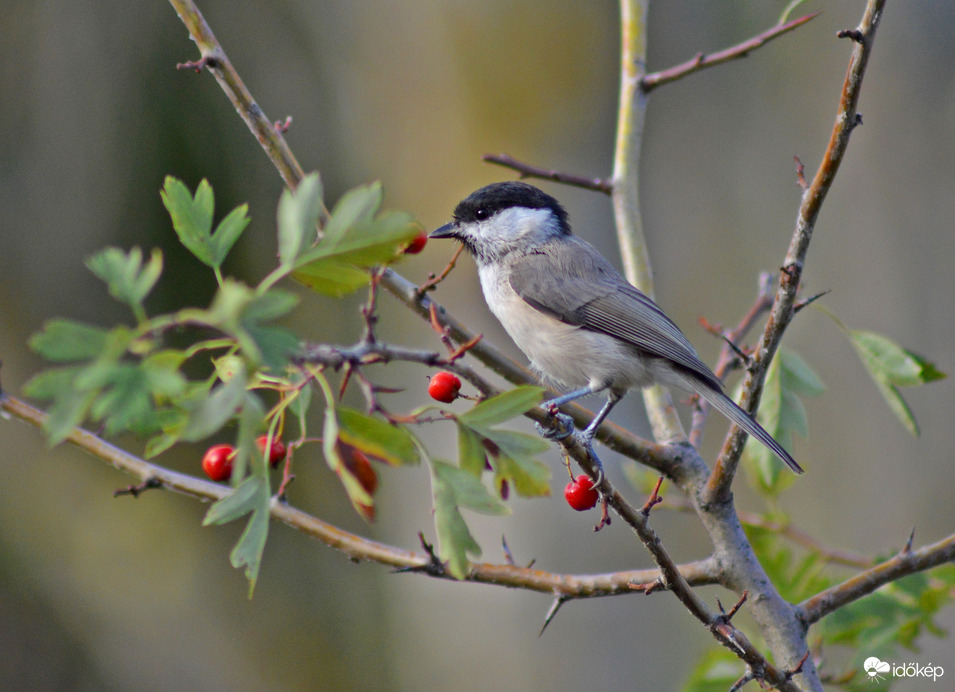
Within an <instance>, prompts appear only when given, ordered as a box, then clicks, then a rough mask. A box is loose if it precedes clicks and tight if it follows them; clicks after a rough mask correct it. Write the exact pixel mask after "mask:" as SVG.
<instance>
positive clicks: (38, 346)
mask: <svg viewBox="0 0 955 692" xmlns="http://www.w3.org/2000/svg"><path fill="white" fill-rule="evenodd" d="M108 334H109V330H106V329H102V328H101V327H94V326H91V325H88V324H81V323H79V322H73V321H72V320H62V319H54V320H50V321H49V322H47V323H46V324H44V325H43V331H42V332H38V333H37V334H34V335H33V336H32V337H30V342H29V343H30V348H32V349H33V350H34V351H36V352H37V353H39V354H40V355H41V356H43V357H44V358H46V359H47V360H51V361H53V362H55V363H69V362H74V361H80V360H90V359H92V358H96V357H97V356H99V354H100V352H101V351H102V350H103V348H104V347H105V345H106V338H107V336H108Z"/></svg>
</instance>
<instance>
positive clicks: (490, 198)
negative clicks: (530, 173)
mask: <svg viewBox="0 0 955 692" xmlns="http://www.w3.org/2000/svg"><path fill="white" fill-rule="evenodd" d="M452 218H453V220H452V221H451V223H449V224H447V225H445V226H442V227H441V228H439V229H437V230H436V231H434V232H432V233H431V237H432V238H453V239H455V240H459V241H461V243H463V244H464V247H465V248H466V249H467V250H468V252H469V253H470V254H471V255H472V256H473V257H474V260H475V262H476V263H477V267H478V276H479V277H480V280H481V288H482V289H483V291H484V298H485V300H486V301H487V304H488V307H489V308H490V309H491V312H493V313H494V315H495V317H497V319H498V320H500V322H501V324H502V325H503V326H504V329H505V330H506V331H507V333H508V335H510V337H511V338H512V339H513V340H514V343H516V344H517V346H518V348H520V349H521V351H523V352H524V354H525V355H526V356H527V357H528V358H529V359H530V361H531V365H532V366H533V367H534V369H535V370H537V371H538V372H539V373H540V374H541V375H542V376H543V377H544V379H545V380H547V381H550V382H552V383H555V384H557V385H561V386H563V387H567V388H572V391H570V392H568V393H567V394H564V395H562V396H559V397H557V398H555V399H552V400H550V401H548V402H545V403H544V404H543V406H544V407H545V408H548V409H552V407H555V406H560V405H561V404H565V403H567V402H569V401H573V400H574V399H578V398H580V397H584V396H587V395H588V394H595V393H597V392H602V391H607V393H608V394H607V402H606V403H605V404H604V406H603V408H601V410H600V412H599V413H598V414H597V415H596V417H595V418H594V419H593V421H592V422H591V423H590V425H588V426H587V428H586V429H585V430H584V431H583V435H584V437H585V438H586V439H587V441H588V442H589V441H590V440H591V439H592V438H593V436H594V433H596V431H597V428H598V427H599V426H600V424H601V423H602V422H603V420H604V419H605V418H606V417H607V414H609V413H610V410H611V409H612V408H613V406H614V405H615V404H616V403H617V402H618V401H619V400H620V399H621V398H623V396H624V394H626V393H627V391H628V390H630V389H633V388H643V387H647V386H650V385H651V384H653V383H655V382H659V383H660V384H663V385H665V386H667V387H676V388H677V389H680V390H683V391H686V392H695V393H697V394H699V395H700V396H701V397H703V398H704V399H706V400H707V401H709V402H710V404H712V405H713V407H714V408H715V409H716V410H717V411H719V412H720V413H722V414H723V415H724V416H726V417H727V418H729V419H730V420H731V421H733V422H734V423H736V424H737V425H738V426H739V427H740V428H742V429H743V430H745V431H746V432H747V433H749V434H750V435H752V436H753V437H755V438H756V439H757V440H759V441H760V442H762V443H763V444H764V445H766V446H767V447H768V448H769V449H771V450H772V451H773V452H774V453H775V454H776V455H777V456H778V457H779V458H780V459H782V460H783V461H785V462H786V463H787V464H788V465H789V467H790V468H791V469H792V470H793V471H795V472H797V473H802V469H801V468H800V467H799V464H797V463H796V461H795V460H794V459H793V458H792V456H790V454H789V453H788V452H787V451H786V450H785V449H783V448H782V446H781V445H780V444H779V443H778V442H777V441H776V440H775V439H773V436H772V435H770V434H769V433H768V432H766V431H765V430H764V429H763V428H762V426H760V424H759V423H757V422H756V421H755V420H754V419H753V418H752V417H751V416H750V415H749V414H748V413H746V411H744V410H743V409H741V408H740V407H739V406H737V405H736V403H735V402H734V401H733V400H732V399H730V398H729V397H728V396H726V394H725V393H724V392H723V384H722V383H721V382H720V380H719V378H717V377H716V375H715V374H713V371H712V370H710V369H709V368H708V367H707V366H706V364H704V363H703V362H702V361H701V360H700V358H699V356H698V355H697V353H696V350H695V349H694V348H693V346H692V345H690V342H689V341H688V340H687V338H686V337H685V336H684V335H683V332H681V331H680V329H679V328H678V327H677V326H676V325H675V324H674V323H673V322H672V321H671V320H670V318H669V317H667V316H666V315H665V314H664V313H663V311H662V310H661V309H660V308H659V307H658V306H657V304H656V303H654V302H653V301H652V300H651V299H650V298H649V297H647V296H646V295H644V294H643V293H642V292H640V291H639V290H637V289H636V288H634V287H633V286H631V285H630V284H629V283H628V282H627V281H626V279H624V277H623V276H621V275H620V274H619V273H618V272H617V271H616V270H615V269H614V268H613V266H612V265H611V264H610V262H608V261H607V260H606V259H605V258H604V257H603V256H602V255H601V254H600V253H599V252H597V250H596V249H595V248H594V247H593V246H591V245H590V244H589V243H587V242H585V241H583V240H581V239H580V238H578V237H576V236H575V235H573V234H572V232H571V229H570V223H569V222H568V218H567V212H566V211H565V210H564V208H563V207H562V206H561V205H560V203H559V202H558V201H557V200H556V199H554V198H553V197H551V196H550V195H548V194H546V193H544V192H543V191H541V190H539V189H537V188H536V187H534V186H533V185H528V184H527V183H523V182H504V183H495V184H492V185H488V186H487V187H483V188H481V189H480V190H477V191H476V192H474V193H472V194H471V195H469V196H468V197H466V198H465V199H464V200H463V201H462V202H461V203H460V204H458V206H457V207H456V208H455V210H454V215H453V217H452Z"/></svg>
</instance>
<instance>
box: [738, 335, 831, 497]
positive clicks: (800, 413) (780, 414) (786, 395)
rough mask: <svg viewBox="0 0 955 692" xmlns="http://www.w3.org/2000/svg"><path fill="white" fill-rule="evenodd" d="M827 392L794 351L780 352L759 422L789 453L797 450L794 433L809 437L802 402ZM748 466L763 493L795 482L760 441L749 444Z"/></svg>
mask: <svg viewBox="0 0 955 692" xmlns="http://www.w3.org/2000/svg"><path fill="white" fill-rule="evenodd" d="M825 390H826V388H825V385H824V384H823V383H822V380H820V379H819V376H818V375H817V374H816V373H815V371H814V370H813V369H812V368H810V367H809V365H807V364H806V362H805V361H804V360H803V359H802V358H801V357H800V356H799V355H798V354H796V353H795V352H794V351H789V350H787V349H779V352H778V353H777V354H776V357H775V358H774V359H773V362H772V363H771V364H770V366H769V370H768V372H767V373H766V382H765V384H764V388H763V397H762V400H761V401H760V406H759V412H758V415H757V416H756V419H757V420H758V421H759V423H760V425H762V426H763V427H764V428H765V429H766V431H767V432H768V433H769V434H770V435H772V436H773V437H774V438H776V441H777V442H779V444H781V445H782V446H783V447H784V448H785V449H792V448H793V433H798V434H799V435H800V436H802V437H806V436H807V435H808V434H809V424H808V419H807V417H806V409H805V407H804V406H803V403H802V399H803V398H806V397H813V396H819V395H820V394H822V393H823V392H824V391H825ZM743 459H744V463H745V464H746V465H747V467H748V468H749V470H750V478H751V479H752V480H753V481H754V482H755V483H756V485H757V487H758V488H760V489H761V490H762V491H764V492H767V493H771V494H775V493H778V492H780V491H781V490H783V489H784V488H785V487H787V486H788V485H789V484H790V483H791V482H792V481H793V480H794V479H795V476H793V475H792V474H790V473H786V472H785V468H784V467H783V465H782V464H780V463H779V460H778V459H777V458H776V455H775V454H773V452H771V451H770V450H768V449H767V448H766V447H765V446H764V445H762V444H761V443H760V442H758V441H757V440H754V439H752V438H750V439H749V440H747V442H746V447H745V449H744V454H743Z"/></svg>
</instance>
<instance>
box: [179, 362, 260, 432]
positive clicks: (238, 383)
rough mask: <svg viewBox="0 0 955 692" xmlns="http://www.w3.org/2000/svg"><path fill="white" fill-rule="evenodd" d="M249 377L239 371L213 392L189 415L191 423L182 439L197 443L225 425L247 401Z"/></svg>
mask: <svg viewBox="0 0 955 692" xmlns="http://www.w3.org/2000/svg"><path fill="white" fill-rule="evenodd" d="M247 382H248V376H247V375H246V373H245V371H244V370H242V371H239V372H237V373H236V374H235V376H234V377H233V378H232V379H231V380H229V381H228V382H226V383H224V384H220V385H219V386H217V387H215V388H214V389H213V390H212V393H211V395H210V396H208V397H207V398H206V399H204V400H203V401H201V403H199V405H198V406H197V407H196V408H195V409H194V410H192V411H190V414H189V423H188V424H187V425H186V427H185V429H184V430H183V431H182V435H181V439H182V440H185V441H186V442H197V441H198V440H202V439H205V438H206V437H209V435H212V434H213V433H214V432H216V431H217V430H219V429H220V428H221V427H222V426H223V425H225V424H226V423H227V422H228V421H229V420H230V419H231V418H232V416H234V415H235V412H236V411H237V410H238V408H239V406H240V405H241V404H242V402H243V400H244V399H245V386H246V383H247Z"/></svg>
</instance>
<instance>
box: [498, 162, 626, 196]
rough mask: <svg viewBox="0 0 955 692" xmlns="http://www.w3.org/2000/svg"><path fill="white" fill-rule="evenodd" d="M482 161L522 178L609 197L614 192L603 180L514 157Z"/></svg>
mask: <svg viewBox="0 0 955 692" xmlns="http://www.w3.org/2000/svg"><path fill="white" fill-rule="evenodd" d="M481 160H482V161H486V162H487V163H496V164H497V165H498V166H504V167H505V168H511V169H513V170H515V171H517V172H518V173H520V174H521V178H539V179H540V180H551V181H553V182H555V183H561V184H563V185H572V186H574V187H582V188H584V189H586V190H594V191H596V192H602V193H604V194H605V195H609V194H610V193H611V192H613V185H612V184H611V183H610V182H609V181H607V180H604V179H603V178H587V177H584V176H581V175H574V174H573V173H563V172H561V171H555V170H552V169H548V168H541V167H540V166H534V165H533V164H530V163H525V162H523V161H518V160H517V159H515V158H514V157H513V156H508V155H507V154H485V155H484V156H482V157H481Z"/></svg>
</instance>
